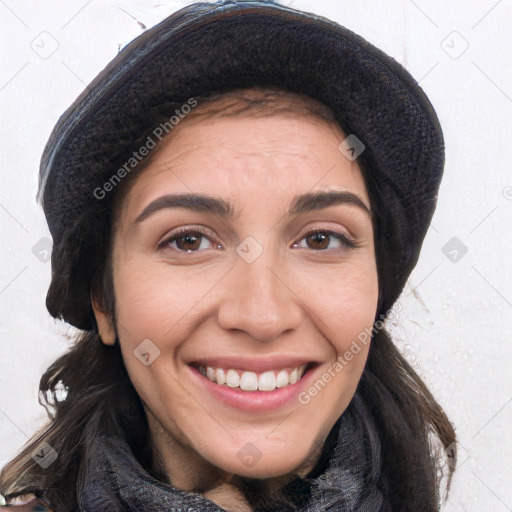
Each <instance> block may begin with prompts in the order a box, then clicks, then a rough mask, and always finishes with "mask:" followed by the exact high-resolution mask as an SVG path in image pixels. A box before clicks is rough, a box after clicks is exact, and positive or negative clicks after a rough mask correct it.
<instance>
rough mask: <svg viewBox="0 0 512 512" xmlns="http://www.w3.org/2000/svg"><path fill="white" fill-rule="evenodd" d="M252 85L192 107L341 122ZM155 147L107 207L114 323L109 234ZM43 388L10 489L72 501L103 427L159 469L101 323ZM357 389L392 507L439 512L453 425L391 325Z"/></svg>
mask: <svg viewBox="0 0 512 512" xmlns="http://www.w3.org/2000/svg"><path fill="white" fill-rule="evenodd" d="M252 91H253V92H252V93H250V94H248V93H247V91H244V90H238V91H227V92H221V93H218V94H214V95H209V96H207V97H204V98H197V100H198V104H199V106H198V107H197V110H195V111H193V112H191V114H190V115H191V116H192V115H193V116H197V115H209V116H216V115H238V114H241V113H244V112H251V113H256V114H257V115H274V114H275V113H286V112H290V113H294V114H301V115H315V116H316V117H319V118H321V119H323V120H324V121H326V122H328V123H336V121H335V119H334V117H333V115H332V113H331V111H330V110H329V109H328V108H327V107H326V106H325V105H323V104H321V103H320V102H318V101H317V100H313V99H312V98H309V97H307V96H302V95H297V94H294V93H290V92H288V91H282V90H279V89H276V88H273V87H272V88H271V87H266V88H257V89H252ZM254 91H257V93H256V94H254ZM201 105H203V106H204V109H203V110H201ZM217 107H220V108H217ZM171 134H172V132H171ZM157 147H158V146H157ZM155 154H157V150H155V151H153V153H152V154H151V155H150V156H149V157H148V158H147V159H146V161H144V162H143V163H142V164H141V165H140V166H139V168H138V169H137V172H136V173H135V172H134V173H133V174H131V175H130V176H129V177H128V178H126V180H125V181H124V182H123V183H122V184H121V185H120V186H119V188H118V190H117V191H116V195H115V198H114V202H113V205H112V208H111V210H110V211H109V212H105V214H108V215H110V219H111V222H110V226H111V228H110V230H111V231H110V234H109V237H107V238H106V239H108V240H109V243H108V244H106V246H105V247H104V250H105V258H103V261H104V262H105V263H104V265H103V266H102V267H99V268H97V269H94V270H95V274H94V275H95V277H94V279H93V281H92V283H91V289H92V290H93V291H94V292H95V295H96V296H97V297H99V298H100V302H101V303H102V306H103V308H104V310H105V311H106V312H108V313H109V314H110V315H111V317H112V319H113V320H114V323H115V296H114V289H113V279H112V274H113V272H112V270H113V269H112V257H111V256H112V245H113V243H112V240H113V237H112V235H113V233H114V231H115V229H116V223H117V222H118V220H119V216H120V214H121V208H122V205H123V204H125V199H126V197H127V196H128V195H129V192H130V190H131V187H132V186H133V184H134V183H135V181H136V176H138V175H140V172H141V171H142V170H143V169H144V168H145V166H146V165H147V164H148V162H150V161H151V159H152V158H154V155H155ZM360 166H361V167H362V171H363V176H364V178H365V180H366V183H367V186H368V190H369V195H370V200H371V202H372V208H373V206H374V204H375V200H374V199H375V197H374V195H375V192H372V190H373V189H372V186H371V176H370V175H369V173H368V172H367V170H366V169H365V167H364V161H363V162H362V163H361V164H360ZM372 194H373V201H372ZM375 213H376V212H375V211H374V214H375ZM377 213H378V212H377ZM375 236H376V237H378V236H379V234H378V233H376V234H375ZM69 250H72V249H71V248H70V249H69ZM84 361H87V364H84ZM62 386H65V387H66V389H67V396H66V398H65V399H64V400H59V399H58V398H59V394H60V391H59V388H61V387H62ZM39 388H40V390H41V394H40V397H41V398H40V402H41V404H42V405H43V406H44V407H46V409H47V411H48V413H49V417H50V422H49V423H48V425H47V426H45V427H44V428H43V429H42V430H41V431H40V432H38V433H37V434H36V435H35V436H34V437H33V438H32V439H31V440H30V441H29V442H28V444H27V445H26V446H25V447H24V448H23V450H22V451H21V452H20V453H19V454H18V455H17V456H16V457H15V458H14V459H13V460H12V461H11V462H10V463H8V464H7V465H6V467H5V468H4V469H3V470H2V473H1V476H0V492H1V493H2V494H3V495H4V496H6V497H9V496H11V497H13V496H16V495H20V494H25V493H35V494H36V495H38V496H43V497H46V498H47V499H48V500H49V501H50V503H51V504H52V506H53V507H54V508H55V509H56V510H60V509H63V510H73V509H76V508H77V500H78V496H79V494H80V492H81V482H82V481H83V477H84V475H85V474H86V472H87V471H88V468H87V465H86V464H85V462H84V461H85V460H87V459H88V457H87V453H88V451H89V449H90V446H91V442H92V440H93V439H94V438H95V437H96V436H97V435H98V434H99V433H105V434H107V435H119V436H122V437H124V438H125V439H126V440H127V441H128V443H129V444H130V446H131V448H132V450H133V452H134V455H135V456H136V458H137V459H138V460H139V462H140V463H141V464H142V465H143V466H144V467H145V468H146V469H147V470H148V471H150V472H153V473H154V466H153V461H152V450H151V447H150V441H149V437H150V436H149V430H148V425H147V421H146V417H145V414H144V410H143V408H142V404H141V402H140V399H139V397H138V395H137V393H136V391H135V389H134V387H133V385H132V383H131V382H130V379H129V376H128V374H127V372H126V369H125V366H124V363H123V360H122V356H121V351H120V349H119V343H118V342H117V343H116V344H115V345H114V346H112V347H111V346H106V345H104V344H103V343H102V341H101V339H100V337H99V335H98V333H97V330H91V331H84V332H81V333H80V334H78V335H77V337H76V340H75V342H74V344H73V346H72V348H71V349H70V350H69V351H68V352H67V353H66V354H64V355H63V356H61V357H60V358H59V359H57V361H55V362H54V363H53V364H52V365H51V366H50V367H49V368H48V370H47V371H46V372H45V373H44V375H43V376H42V378H41V381H40V385H39ZM358 390H359V392H360V394H361V396H362V397H363V399H364V400H365V402H366V403H367V404H369V406H370V408H371V414H372V417H373V419H374V420H375V422H376V424H377V425H378V431H379V435H380V439H381V443H382V451H383V453H382V459H383V464H384V467H383V471H382V488H383V489H385V490H386V494H387V496H388V498H389V499H390V500H391V502H392V505H393V510H408V511H415V512H416V511H425V512H427V511H429V512H430V511H435V510H438V509H439V500H440V498H441V496H440V488H441V479H442V478H444V477H446V481H447V489H449V482H450V479H451V475H452V473H453V466H451V465H450V466H449V467H447V466H446V464H445V465H444V467H443V465H442V464H443V457H442V456H443V449H444V448H446V447H448V446H450V445H452V444H453V443H454V442H455V432H454V430H453V427H452V425H451V423H450V422H449V420H448V418H447V417H446V415H445V413H444V411H443V410H442V408H441V406H440V405H439V404H438V403H437V402H436V400H435V399H434V398H433V396H432V395H431V393H430V392H429V391H428V389H427V387H426V385H425V383H424V382H423V381H422V379H421V378H420V377H419V376H418V374H417V373H416V372H415V371H414V369H413V368H412V367H411V366H410V365H409V364H408V362H407V361H406V360H405V359H404V357H403V356H402V355H401V354H400V352H399V351H398V349H397V348H396V347H395V345H394V344H393V342H392V340H391V338H390V336H389V335H388V334H387V332H386V330H385V329H379V330H378V331H377V332H376V333H375V335H374V337H373V340H372V343H371V346H370V351H369V355H368V360H367V364H366V367H365V369H364V372H363V375H362V378H361V380H360V382H359V387H358ZM42 442H47V443H48V444H49V445H50V446H52V447H53V449H54V450H56V451H57V453H58V463H56V464H52V466H50V468H49V469H48V470H45V469H43V468H41V467H40V466H39V465H38V464H36V463H35V462H34V460H33V459H32V458H31V453H32V452H33V451H34V450H35V449H36V448H37V447H38V446H39V445H40V444H41V443H42ZM260 495H261V493H260ZM247 497H248V500H249V502H250V503H252V505H253V506H254V507H255V509H258V508H259V507H262V506H265V504H264V503H263V502H262V501H261V497H258V493H253V494H251V491H250V490H247Z"/></svg>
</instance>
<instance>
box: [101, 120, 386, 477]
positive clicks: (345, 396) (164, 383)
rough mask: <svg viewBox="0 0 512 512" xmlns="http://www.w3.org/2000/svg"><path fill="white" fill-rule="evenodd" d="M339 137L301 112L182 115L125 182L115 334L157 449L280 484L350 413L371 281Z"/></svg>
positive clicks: (368, 232) (371, 307)
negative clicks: (128, 186) (277, 480)
mask: <svg viewBox="0 0 512 512" xmlns="http://www.w3.org/2000/svg"><path fill="white" fill-rule="evenodd" d="M344 139H345V135H344V134H343V133H342V132H341V131H340V130H339V129H338V128H335V127H333V126H331V125H329V124H327V123H326V122H323V121H320V120H318V119H316V118H314V117H311V116H299V115H296V116H295V115H283V114H279V115H273V116H268V117H255V116H251V115H248V114H242V115H238V116H233V117H220V118H202V117H199V118H190V119H185V120H184V121H183V122H182V123H181V124H180V125H178V126H177V127H175V129H174V130H173V132H172V134H171V137H170V138H169V140H168V141H166V145H165V146H163V147H162V148H160V150H159V153H158V154H157V155H155V159H154V160H153V161H152V163H151V164H150V165H149V166H148V167H147V168H146V169H145V170H144V171H142V172H141V174H140V176H139V177H138V178H137V180H136V181H135V183H134V185H133V188H132V189H131V191H130V193H129V195H128V196H127V198H126V199H125V201H124V203H123V207H122V209H121V214H120V218H119V221H120V224H119V226H118V229H117V231H116V233H115V237H114V248H113V278H114V292H115V299H116V315H117V322H118V323H117V325H116V330H117V336H118V339H119V342H120V346H121V350H122V354H123V358H124V362H125V364H126V368H127V370H128V373H129V375H130V378H131V380H132V382H133V385H134V386H135V389H136V390H137V392H138V394H139V395H140V398H141V399H142V402H143V404H144V407H145V410H146V414H147V416H148V421H149V425H150V430H151V432H152V435H153V438H154V440H155V443H156V446H157V447H158V448H159V449H160V451H161V452H162V453H163V454H164V456H166V455H167V454H169V457H168V458H171V457H170V454H173V457H175V458H179V457H180V456H181V457H182V463H183V462H185V465H186V466H189V465H192V464H203V465H207V466H208V467H209V468H216V469H217V470H219V469H220V470H223V471H225V472H228V473H234V474H238V475H243V476H248V477H255V478H268V477H276V476H279V475H284V474H286V473H289V472H292V471H295V470H300V468H306V467H308V464H310V463H311V461H312V459H313V458H314V457H313V454H314V453H316V452H317V451H318V450H317V449H318V446H319V443H321V442H322V441H323V440H324V439H325V436H326V435H327V434H328V432H329V431H330V429H331V428H332V426H333V425H334V423H335V422H336V420H337V419H338V418H339V416H340V415H341V414H342V413H343V411H344V410H345V409H346V407H347V405H348V404H349V402H350V400H351V398H352V396H353V394H354V392H355V389H356V386H357V384H358V381H359V379H360V376H361V373H362V371H363V367H364V365H365V361H366V358H367V353H368V348H369V347H368V345H364V344H362V343H360V342H359V341H358V335H359V334H360V333H362V332H364V331H365V329H371V327H372V325H373V322H374V319H375V312H376V307H377V298H378V283H377V270H376V262H375V255H374V244H373V231H372V222H371V216H370V213H369V209H370V203H369V199H368V196H367V193H366V189H365V185H364V181H363V178H362V175H361V171H360V169H359V167H358V165H357V163H356V162H353V161H350V160H349V159H347V158H346V157H345V156H344V155H343V154H342V153H341V152H340V150H339V149H338V146H339V144H340V143H341V142H342V141H343V140H344ZM95 313H96V318H97V320H98V325H99V328H100V333H102V335H103V336H104V339H107V338H108V335H107V334H106V332H107V331H108V329H111V327H108V325H109V324H108V319H107V317H106V316H105V315H104V314H103V313H102V312H101V311H100V310H99V309H98V308H97V307H96V306H95ZM354 342H355V343H354ZM169 464H171V466H172V463H171V462H169V461H168V466H167V467H168V468H169V467H170V466H169ZM176 467H180V468H183V464H181V465H178V466H176ZM171 473H173V478H174V480H175V481H176V482H178V483H179V481H180V476H179V475H180V471H179V470H176V468H175V469H174V470H172V467H171ZM183 478H185V477H183ZM184 481H185V480H183V482H184ZM183 485H185V484H183Z"/></svg>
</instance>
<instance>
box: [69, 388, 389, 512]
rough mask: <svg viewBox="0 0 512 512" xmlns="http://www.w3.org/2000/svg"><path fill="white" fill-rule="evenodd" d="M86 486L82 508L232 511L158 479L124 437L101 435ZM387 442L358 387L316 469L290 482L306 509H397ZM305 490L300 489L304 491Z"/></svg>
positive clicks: (85, 511)
mask: <svg viewBox="0 0 512 512" xmlns="http://www.w3.org/2000/svg"><path fill="white" fill-rule="evenodd" d="M87 465H88V467H89V471H87V475H86V476H85V480H84V481H83V482H82V485H80V491H79V493H78V495H79V497H78V500H79V507H80V512H121V511H122V512H124V511H133V512H157V511H175V512H177V511H179V512H226V511H225V509H223V508H221V507H220V506H218V505H216V504H215V503H213V502H212V501H210V500H208V499H206V498H204V497H203V496H201V495H200V494H197V493H192V492H187V491H183V490H181V489H178V488H176V487H173V486H172V485H169V484H166V483H164V482H161V481H160V480H157V479H156V478H154V477H153V476H152V475H150V474H149V473H148V472H147V471H146V470H145V469H144V468H143V467H142V466H141V465H140V463H139V462H138V461H137V459H136V458H135V457H134V455H133V453H132V451H131V449H130V447H129V445H128V443H127V442H126V441H124V440H123V439H121V438H119V437H107V436H98V438H97V439H96V441H95V444H94V446H93V447H92V450H91V452H90V456H89V460H88V461H87ZM381 466H382V460H381V443H380V440H379V435H378V432H377V429H376V426H375V424H374V422H373V420H372V418H371V415H370V413H369V411H368V408H367V406H366V404H365V403H364V401H363V399H362V398H361V397H360V396H359V394H358V393H357V392H356V394H355V395H354V397H353V399H352V401H351V403H350V405H349V407H348V408H347V409H346V411H345V412H344V413H343V414H342V416H341V417H340V418H339V420H338V421H337V422H336V424H335V425H334V427H333V428H332V430H331V432H330V434H329V436H328V438H327V440H326V442H325V445H324V448H323V452H322V455H321V457H320V459H319V462H318V463H317V464H316V466H315V468H314V469H313V470H312V471H311V472H310V473H309V474H308V475H307V477H305V478H297V479H296V480H294V481H293V482H291V483H290V484H288V485H287V486H286V490H287V492H288V493H290V495H291V496H292V497H293V494H294V492H295V493H296V497H297V496H299V495H301V496H302V497H301V498H296V500H295V502H296V508H295V510H297V511H300V512H326V511H332V512H391V508H390V505H389V503H388V501H387V500H386V498H385V496H384V494H383V492H382V490H381V489H380V488H379V482H380V480H381ZM299 489H300V493H299V492H298V491H299Z"/></svg>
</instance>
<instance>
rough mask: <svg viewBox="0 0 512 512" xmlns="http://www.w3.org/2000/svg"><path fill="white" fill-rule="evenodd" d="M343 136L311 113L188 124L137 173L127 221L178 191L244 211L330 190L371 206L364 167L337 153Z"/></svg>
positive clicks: (198, 119) (198, 120)
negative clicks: (344, 192)
mask: <svg viewBox="0 0 512 512" xmlns="http://www.w3.org/2000/svg"><path fill="white" fill-rule="evenodd" d="M345 138H346V135H345V134H344V133H343V131H342V130H341V128H340V127H339V126H338V125H337V124H334V123H328V122H326V121H323V120H321V119H319V118H318V117H316V116H313V115H297V114H293V113H279V114H276V115H267V116H257V115H253V114H241V115H235V116H215V117H203V116H197V117H191V118H190V119H185V120H184V121H183V122H181V123H180V124H179V125H177V126H176V127H175V128H174V129H173V131H172V132H171V133H170V135H169V136H168V137H167V138H166V139H164V140H163V141H162V143H161V145H160V147H158V149H157V152H156V153H155V155H153V157H152V159H151V162H150V163H149V165H147V166H146V167H145V168H144V169H143V170H142V171H141V172H140V173H139V175H137V177H136V179H135V180H134V183H133V185H132V187H131V188H130V191H129V194H128V195H127V197H126V198H125V199H124V201H123V203H124V204H123V208H122V211H123V215H122V217H123V218H124V220H126V221H130V220H133V219H134V218H135V216H136V215H137V212H140V210H141V209H142V208H144V206H145V205H147V204H148V203H150V202H151V201H153V200H154V199H156V198H158V197H159V196H161V195H163V194H165V193H173V192H180V193H194V192H196V193H203V194H204V193H207V194H214V195H220V196H224V197H230V198H231V199H232V202H233V203H234V204H235V205H237V207H238V209H242V207H244V205H246V204H252V205H258V204H260V205H261V204H262V203H265V204H267V203H268V204H269V205H270V204H275V203H278V204H283V203H286V201H287V199H289V198H290V197H292V196H294V195H296V194H297V193H303V192H308V191H314V190H315V189H320V188H321V189H323V190H325V189H326V188H332V189H337V190H347V191H351V192H354V193H357V195H358V196H359V197H361V199H362V200H363V202H364V203H365V204H367V206H368V208H370V205H369V201H368V197H367V194H366V188H365V184H364V179H363V176H362V173H361V170H360V168H359V166H358V164H357V163H356V162H355V161H350V160H349V159H347V158H345V157H344V156H343V155H342V153H341V152H340V150H339V145H340V143H341V142H342V141H343V140H344V139H345ZM120 220H121V221H122V220H123V219H120Z"/></svg>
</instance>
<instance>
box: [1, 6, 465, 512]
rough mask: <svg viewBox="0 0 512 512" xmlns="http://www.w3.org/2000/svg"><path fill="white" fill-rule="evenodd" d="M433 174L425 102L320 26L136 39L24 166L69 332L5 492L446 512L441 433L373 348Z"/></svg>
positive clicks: (101, 504)
mask: <svg viewBox="0 0 512 512" xmlns="http://www.w3.org/2000/svg"><path fill="white" fill-rule="evenodd" d="M443 163H444V152H443V139H442V133H441V129H440V127H439V124H438V121H437V118H436V115H435V113H434V111H433V109H432V106H431V105H430V103H429V101H428V99H427V98H426V97H425V95H424V93H423V92H422V90H421V89H420V88H419V86H418V85H417V83H416V82H414V80H413V79H412V78H411V76H410V75H409V74H408V73H407V72H406V71H405V70H404V69H403V68H402V67H401V66H400V65H399V64H397V63H396V62H395V61H393V60H392V59H391V58H390V57H388V56H386V55H384V54H383V53H382V52H380V51H379V50H378V49H376V48H374V47H372V46H371V45H370V44H369V43H367V42H366V41H364V40H362V39H361V38H360V37H358V36H356V35H354V34H353V33H351V32H349V31H347V30H346V29H344V28H342V27H340V26H339V25H337V24H335V23H333V22H331V21H329V20H326V19H324V18H320V17H317V16H314V15H311V14H306V13H303V12H300V11H296V10H293V9H290V8H286V7H283V6H280V5H277V4H273V3H268V2H253V1H241V2H220V3H212V4H194V5H192V6H189V7H187V8H185V9H182V10H181V11H179V12H177V13H175V14H174V15H173V16H171V17H169V18H167V19H166V20H164V21H163V22H162V23H161V24H159V25H157V26H156V27H154V28H152V29H151V30H148V31H147V32H145V33H144V34H143V35H142V36H140V37H139V38H137V39H136V40H135V41H133V42H132V43H131V44H129V45H128V46H127V47H126V48H124V49H123V51H121V52H120V53H119V55H118V56H117V57H116V58H115V59H114V60H113V61H112V62H111V63H110V64H109V66H108V67H107V68H106V69H105V70H104V71H103V72H102V73H101V74H100V75H99V76H98V77H97V78H96V79H95V80H94V81H93V82H92V83H91V84H90V86H89V87H88V88H87V89H86V91H84V93H83V94H82V95H81V96H80V97H79V98H78V99H77V100H76V102H75V103H74V104H73V105H72V106H71V107H70V109H68V111H67V112H66V113H65V114H64V115H63V116H62V118H61V119H60V120H59V122H58V124H57V126H56V127H55V129H54V131H53V133H52V136H51V137H50V140H49V142H48V144H47V147H46V150H45V153H44V155H43V158H42V162H41V172H40V198H41V201H42V204H43V208H44V211H45V215H46V218H47V221H48V225H49V228H50V231H51V233H52V237H53V242H54V246H53V252H52V270H53V271H52V283H51V286H50V289H49V292H48V296H47V307H48V310H49V311H50V313H51V314H52V315H53V316H54V317H56V318H62V319H64V320H65V321H67V322H69V323H70V324H71V325H73V326H75V327H77V328H79V329H81V330H82V331H83V332H82V333H81V334H80V336H79V337H78V338H77V341H76V344H75V345H74V347H73V348H72V349H71V350H70V351H69V352H68V353H67V354H65V355H64V356H63V357H61V358H60V359H59V360H57V361H56V362H55V363H54V364H53V365H52V366H51V367H50V368H49V369H48V371H47V372H46V373H45V375H44V376H43V378H42V380H41V390H42V391H43V392H44V393H45V394H46V396H48V397H49V403H48V406H49V407H51V408H53V410H54V416H53V419H52V421H51V422H50V424H49V425H48V427H47V428H46V429H45V430H44V431H43V432H41V433H40V434H38V435H37V436H36V437H35V438H34V439H33V440H32V441H31V442H30V444H29V445H28V447H26V448H25V449H24V451H23V452H22V453H21V454H20V455H19V456H18V457H16V459H14V460H13V461H12V462H11V463H10V464H8V465H7V467H6V468H5V469H4V471H3V473H2V480H1V486H0V492H2V494H3V495H5V496H7V498H10V499H12V498H16V496H25V497H26V496H27V495H31V494H32V495H36V496H38V497H40V498H44V499H45V500H46V501H47V502H49V504H50V506H51V507H52V508H53V509H54V510H87V511H101V510H105V511H107V510H108V511H110V510H137V511H153V510H172V509H174V510H190V511H192V510H197V511H204V510H211V511H222V510H232V511H255V510H265V511H270V510H281V511H282V510H303V511H306V510H307V511H321V510H343V511H345V510H347V511H352V510H353V511H356V510H357V511H390V510H393V511H399V510H403V511H433V510H438V509H439V506H440V499H441V498H442V496H441V493H440V484H441V482H440V473H441V472H442V471H441V470H442V469H443V468H442V464H443V461H442V460H441V459H442V457H441V455H443V449H444V448H446V447H449V446H452V444H453V443H454V441H455V435H454V431H453V428H452V426H451V424H450V422H449V421H448V419H447V418H446V416H445V414H444V412H443V411H442V409H441V407H440V406H439V405H438V404H437V403H436V401H435V400H434V398H433V397H432V396H431V394H430V393H429V391H428V390H427V388H426V386H425V384H424V383H423V382H422V381H421V379H420V378H419V377H418V375H417V374H416V373H415V372H414V371H413V370H412V368H411V367H410V366H409V365H408V364H407V362H406V361H405V360H404V359H403V357H402V356H401V355H400V353H399V352H398V351H397V349H396V348H395V347H394V345H393V343H392V341H391V340H390V338H389V336H388V335H387V333H386V331H385V327H384V322H385V320H386V318H389V316H390V315H392V314H393V310H392V307H393V305H394V303H395V301H396V299H397V297H398V296H399V294H400V292H401V290H402V289H403V286H404V284H405V282H406V280H407V277H408V276H409V274H410V272H411V270H412V269H413V267H414V265H415V264H416V261H417V258H418V256H419V251H420V248H421V244H422V241H423V237H424V235H425V233H426V230H427V228H428V225H429V222H430V219H431V217H432V214H433V211H434V208H435V203H436V195H437V191H438V187H439V183H440V179H441V175H442V169H443ZM63 389H65V392H64V393H63V392H62V390H63ZM62 395H64V396H62ZM451 467H453V465H450V468H451ZM445 473H447V474H446V476H447V478H448V481H449V478H450V476H451V469H449V470H448V471H445Z"/></svg>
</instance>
